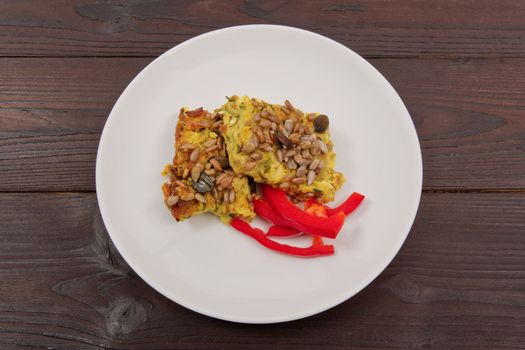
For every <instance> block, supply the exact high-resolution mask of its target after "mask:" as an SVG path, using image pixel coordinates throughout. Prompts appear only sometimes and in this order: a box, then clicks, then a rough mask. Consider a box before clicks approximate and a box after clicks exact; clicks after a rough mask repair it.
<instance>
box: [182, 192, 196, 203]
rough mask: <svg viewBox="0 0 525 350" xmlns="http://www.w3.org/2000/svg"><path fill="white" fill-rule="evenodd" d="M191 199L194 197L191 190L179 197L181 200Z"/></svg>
mask: <svg viewBox="0 0 525 350" xmlns="http://www.w3.org/2000/svg"><path fill="white" fill-rule="evenodd" d="M193 199H195V193H193V192H188V193H185V194H183V195H182V196H181V197H180V200H183V201H191V200H193Z"/></svg>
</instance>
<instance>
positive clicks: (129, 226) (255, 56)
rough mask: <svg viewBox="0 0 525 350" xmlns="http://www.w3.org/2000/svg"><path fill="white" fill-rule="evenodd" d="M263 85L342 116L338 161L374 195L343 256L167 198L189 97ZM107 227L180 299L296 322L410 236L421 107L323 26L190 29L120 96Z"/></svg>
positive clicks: (336, 120) (206, 310) (370, 274)
mask: <svg viewBox="0 0 525 350" xmlns="http://www.w3.org/2000/svg"><path fill="white" fill-rule="evenodd" d="M233 94H239V95H249V96H257V97H260V98H263V99H265V100H267V101H270V102H275V103H282V102H283V101H284V100H285V99H286V98H288V99H289V100H290V101H292V103H294V104H295V105H296V106H298V107H299V108H300V109H302V110H303V111H320V112H323V113H325V114H327V115H329V116H330V125H331V126H330V130H331V134H332V136H333V141H334V144H335V150H336V152H337V168H338V170H340V171H342V172H343V173H344V174H345V176H346V178H347V182H346V184H345V186H344V187H343V188H342V189H341V190H340V191H339V192H338V195H337V201H341V200H342V199H343V198H345V197H346V196H347V195H349V194H350V193H351V192H352V191H359V192H361V193H363V194H366V196H367V199H366V200H365V202H364V204H363V205H362V207H360V208H359V210H358V212H356V213H355V214H354V215H352V216H351V217H350V218H349V219H348V220H347V223H346V225H345V226H344V228H343V231H342V232H341V233H340V235H339V237H338V238H337V240H336V241H335V246H336V254H335V255H334V256H331V257H323V258H317V259H301V258H296V257H290V256H286V255H282V254H279V253H275V252H272V251H269V250H268V249H265V248H264V247H262V246H260V245H259V244H257V243H256V242H255V241H253V240H251V239H250V238H248V237H246V236H244V235H242V234H240V233H238V232H236V231H234V230H232V229H231V228H229V227H227V226H225V225H223V224H221V223H220V222H219V221H218V220H217V219H216V218H215V217H214V216H212V215H201V216H200V217H194V218H192V219H190V220H188V221H186V222H183V223H177V222H175V220H173V219H172V217H171V215H170V214H169V212H168V210H167V209H166V208H165V207H164V204H163V201H162V195H161V190H160V186H161V184H162V182H163V180H164V179H163V178H162V177H161V175H160V172H161V169H162V167H163V165H165V164H166V163H169V162H170V161H171V158H172V156H173V141H174V140H173V133H174V128H175V124H176V122H177V115H178V111H179V108H180V107H182V106H189V107H192V108H193V107H200V106H204V107H205V108H207V109H210V110H212V109H214V108H216V107H218V106H220V105H221V104H223V103H224V102H225V97H224V96H225V95H233ZM96 179H97V195H98V202H99V206H100V210H101V212H102V217H103V219H104V223H105V225H106V228H107V230H108V232H109V234H110V236H111V239H112V240H113V242H114V244H115V245H116V247H117V248H118V250H119V252H120V253H121V254H122V256H123V257H124V259H125V260H126V261H127V263H128V264H129V265H130V266H131V267H132V268H133V269H134V270H135V271H136V272H137V274H139V276H140V277H142V278H143V279H144V280H145V281H146V282H147V283H148V284H150V285H151V286H152V287H153V288H155V289H156V290H157V291H159V292H160V293H162V294H163V295H165V296H166V297H168V298H170V299H171V300H173V301H175V302H177V303H179V304H181V305H183V306H185V307H187V308H189V309H192V310H194V311H197V312H200V313H202V314H205V315H209V316H212V317H216V318H220V319H224V320H230V321H237V322H246V323H270V322H280V321H289V320H294V319H299V318H302V317H306V316H310V315H313V314H316V313H318V312H321V311H323V310H326V309H328V308H331V307H333V306H335V305H337V304H339V303H341V302H343V301H345V300H347V299H348V298H350V297H351V296H353V295H354V294H356V293H357V292H359V291H360V290H361V289H363V288H364V287H365V286H366V285H368V284H369V283H370V282H371V281H372V280H373V279H374V278H376V277H377V276H378V275H379V273H380V272H381V271H383V269H384V268H385V267H386V266H387V265H388V264H389V262H390V261H391V260H392V259H393V257H394V256H395V254H396V253H397V252H398V250H399V249H400V247H401V245H402V244H403V242H404V240H405V238H406V236H407V234H408V232H409V230H410V227H411V225H412V222H413V220H414V217H415V215H416V211H417V208H418V205H419V199H420V194H421V185H422V162H421V151H420V148H419V142H418V139H417V135H416V132H415V129H414V125H413V124H412V121H411V119H410V116H409V114H408V112H407V110H406V108H405V106H404V105H403V102H402V101H401V99H400V98H399V96H398V95H397V94H396V92H395V91H394V89H393V88H392V86H390V84H389V83H388V82H387V81H386V80H385V78H384V77H383V76H382V75H381V74H380V73H379V72H377V71H376V70H375V69H374V68H373V67H372V66H371V65H370V64H369V63H367V62H366V61H365V60H364V59H363V58H361V57H360V56H358V55H357V54H355V53H354V52H353V51H351V50H349V49H348V48H346V47H344V46H342V45H340V44H338V43H336V42H334V41H332V40H330V39H327V38H325V37H323V36H320V35H317V34H314V33H311V32H307V31H303V30H299V29H295V28H290V27H282V26H273V25H252V26H241V27H232V28H227V29H222V30H217V31H214V32H210V33H207V34H204V35H200V36H198V37H196V38H193V39H191V40H188V41H186V42H184V43H183V44H180V45H178V46H177V47H175V48H173V49H171V50H169V51H168V52H166V53H165V54H163V55H162V56H160V57H159V58H157V59H156V60H154V61H153V62H152V63H151V64H150V65H149V66H147V67H146V68H145V69H144V70H143V71H142V72H141V73H140V74H139V75H137V77H136V78H135V79H134V80H133V81H132V82H131V83H130V84H129V86H128V87H127V88H126V90H125V91H124V92H123V93H122V95H121V96H120V98H119V99H118V101H117V103H116V104H115V107H114V108H113V110H112V112H111V114H110V116H109V118H108V121H107V123H106V126H105V127H104V132H103V133H102V139H101V141H100V146H99V150H98V155H97V174H96Z"/></svg>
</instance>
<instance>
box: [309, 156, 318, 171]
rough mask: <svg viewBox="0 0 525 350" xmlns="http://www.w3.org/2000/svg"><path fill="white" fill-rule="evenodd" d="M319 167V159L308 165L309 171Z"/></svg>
mask: <svg viewBox="0 0 525 350" xmlns="http://www.w3.org/2000/svg"><path fill="white" fill-rule="evenodd" d="M318 165H319V159H317V158H315V159H314V160H313V161H312V163H311V164H310V170H315V169H316V168H317V166H318Z"/></svg>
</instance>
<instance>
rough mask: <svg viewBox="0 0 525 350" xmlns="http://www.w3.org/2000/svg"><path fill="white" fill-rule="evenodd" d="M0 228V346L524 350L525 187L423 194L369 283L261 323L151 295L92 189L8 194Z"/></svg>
mask: <svg viewBox="0 0 525 350" xmlns="http://www.w3.org/2000/svg"><path fill="white" fill-rule="evenodd" d="M465 218H469V220H468V222H466V220H465ZM0 222H2V229H1V230H0V241H1V243H2V244H0V281H1V282H0V334H1V336H0V347H1V348H3V349H4V348H19V347H22V346H26V347H27V348H30V347H36V348H53V349H65V348H67V349H72V348H75V349H92V348H111V349H139V348H144V349H153V348H155V349H190V348H191V349H261V348H267V347H275V346H278V348H279V349H348V348H362V349H365V348H374V349H383V348H384V349H387V348H388V349H391V348H405V349H407V348H410V349H423V348H430V347H432V348H438V349H460V348H469V349H472V348H476V349H500V348H515V349H518V348H521V349H522V348H525V345H524V344H525V233H524V232H525V231H524V228H525V194H523V193H519V194H518V193H517V194H474V193H472V194H453V193H452V194H446V193H426V194H424V195H423V199H422V203H421V207H420V211H419V214H418V217H417V219H416V223H415V225H414V227H413V229H412V232H411V234H410V235H409V238H408V240H407V242H406V244H405V245H404V247H403V248H402V250H401V252H400V253H399V255H398V256H397V257H396V258H395V260H394V261H393V262H392V264H391V265H390V267H389V268H388V269H387V270H386V271H385V272H384V273H383V274H381V275H380V277H379V278H378V279H377V280H376V281H375V282H373V283H372V284H371V285H370V286H369V287H367V288H366V289H365V290H363V291H362V292H360V293H359V294H358V295H357V296H355V297H354V298H352V299H351V300H349V301H347V302H345V303H343V304H342V305H340V306H337V307H335V308H334V309H331V310H329V311H327V312H324V313H321V314H319V315H316V316H313V317H310V318H307V319H304V320H300V321H294V322H289V323H284V324H276V325H262V326H255V325H240V324H234V323H229V322H223V321H218V320H214V319H211V318H208V317H205V316H201V315H198V314H196V313H194V312H192V311H189V310H186V309H184V308H183V307H180V306H178V305H177V304H175V303H172V302H171V301H169V300H167V299H166V298H164V297H162V296H161V295H159V294H158V293H157V292H155V291H154V290H153V289H151V288H150V287H148V286H147V285H146V284H145V283H144V282H143V281H142V280H141V279H140V278H138V277H137V276H136V275H135V274H134V273H133V272H132V271H131V270H130V269H129V267H128V266H127V265H126V263H125V262H124V261H123V260H122V258H121V257H120V256H119V254H118V253H117V252H116V250H115V248H114V247H113V245H112V244H111V242H110V240H109V239H108V236H107V233H106V231H105V229H104V226H103V223H102V221H101V218H100V216H99V213H98V209H97V204H96V198H95V195H94V194H0ZM174 225H176V223H174Z"/></svg>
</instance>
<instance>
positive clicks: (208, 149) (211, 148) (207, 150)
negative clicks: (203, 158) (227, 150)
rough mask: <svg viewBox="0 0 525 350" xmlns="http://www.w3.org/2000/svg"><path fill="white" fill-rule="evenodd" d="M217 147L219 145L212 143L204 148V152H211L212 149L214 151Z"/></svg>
mask: <svg viewBox="0 0 525 350" xmlns="http://www.w3.org/2000/svg"><path fill="white" fill-rule="evenodd" d="M218 148H219V145H213V146H210V147H208V148H206V149H205V150H204V152H205V153H211V152H213V151H216V150H217V149H218Z"/></svg>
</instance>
